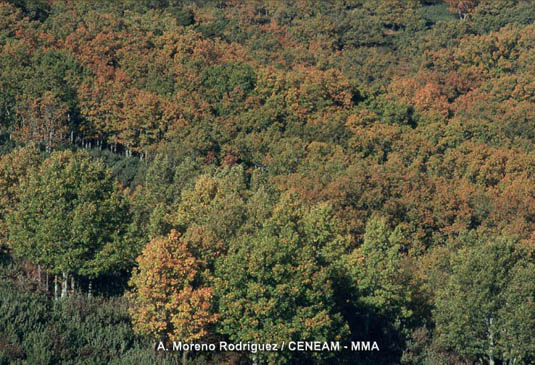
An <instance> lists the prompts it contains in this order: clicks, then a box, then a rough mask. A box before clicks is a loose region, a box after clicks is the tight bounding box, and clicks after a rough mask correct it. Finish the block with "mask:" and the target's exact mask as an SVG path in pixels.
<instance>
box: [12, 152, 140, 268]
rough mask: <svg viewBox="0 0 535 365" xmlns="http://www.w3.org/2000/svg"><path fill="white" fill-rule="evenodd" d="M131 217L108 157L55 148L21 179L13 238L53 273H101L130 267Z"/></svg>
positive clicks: (15, 246) (19, 252)
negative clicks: (126, 241) (107, 165)
mask: <svg viewBox="0 0 535 365" xmlns="http://www.w3.org/2000/svg"><path fill="white" fill-rule="evenodd" d="M127 219H128V207H127V205H126V201H125V199H124V197H123V196H122V195H121V194H120V193H119V191H118V189H117V185H116V183H115V181H114V179H113V178H112V176H111V173H110V171H109V170H107V169H106V168H105V167H104V165H103V164H102V162H98V161H97V162H94V161H91V159H90V157H89V155H88V154H87V153H83V152H82V153H72V152H69V151H66V152H55V153H53V154H52V155H51V156H50V157H49V158H48V159H47V160H45V161H44V163H43V164H42V166H41V167H40V169H39V170H38V171H34V172H32V174H30V176H29V177H28V179H27V180H26V181H25V182H24V183H23V184H22V185H21V191H20V201H19V202H18V203H17V204H16V206H15V208H14V210H13V212H11V213H10V216H9V218H8V226H9V241H10V244H11V246H12V247H13V249H14V252H15V254H16V255H17V256H19V257H26V258H29V259H31V260H32V261H34V262H35V263H36V264H41V265H43V266H44V267H45V268H46V270H48V271H49V272H51V273H53V274H59V273H61V272H66V273H72V274H76V275H78V276H84V277H97V276H98V275H100V274H102V273H107V272H114V271H116V270H120V269H122V268H124V267H128V265H129V260H128V257H129V256H130V257H131V255H132V254H135V247H125V245H124V242H123V240H122V239H123V235H124V233H125V230H126V224H127ZM125 259H126V260H125Z"/></svg>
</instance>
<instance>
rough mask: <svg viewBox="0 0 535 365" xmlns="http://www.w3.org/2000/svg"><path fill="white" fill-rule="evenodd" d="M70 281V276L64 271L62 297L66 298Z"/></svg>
mask: <svg viewBox="0 0 535 365" xmlns="http://www.w3.org/2000/svg"><path fill="white" fill-rule="evenodd" d="M68 280H69V275H68V274H67V273H66V272H65V271H64V272H63V282H62V283H61V297H62V298H65V297H66V296H67V283H68Z"/></svg>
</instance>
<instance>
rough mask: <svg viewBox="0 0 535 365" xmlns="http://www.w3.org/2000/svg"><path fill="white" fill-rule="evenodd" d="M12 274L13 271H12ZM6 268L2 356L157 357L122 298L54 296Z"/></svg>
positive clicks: (56, 359)
mask: <svg viewBox="0 0 535 365" xmlns="http://www.w3.org/2000/svg"><path fill="white" fill-rule="evenodd" d="M11 274H13V273H11ZM11 274H10V272H9V271H7V270H6V269H4V268H3V269H2V273H1V275H2V281H1V284H0V361H1V362H2V363H6V364H8V363H9V364H11V363H19V362H20V363H24V364H81V363H84V364H102V363H114V364H128V363H129V362H128V359H136V358H141V359H147V360H148V361H149V363H150V362H153V361H155V356H154V353H153V351H152V346H151V344H150V343H148V342H147V341H146V340H144V339H142V338H139V337H138V336H136V335H135V334H134V333H133V331H132V328H131V324H130V318H129V316H128V313H127V303H126V302H125V301H124V300H122V299H102V298H90V299H88V298H86V297H85V296H73V297H69V298H65V299H61V300H59V301H55V302H54V301H53V300H52V299H50V298H49V297H48V296H47V295H45V294H44V293H42V292H40V291H31V290H29V289H28V288H26V287H25V285H27V284H25V283H24V282H23V281H22V280H20V279H18V280H17V279H13V278H10V277H9V276H7V275H11Z"/></svg>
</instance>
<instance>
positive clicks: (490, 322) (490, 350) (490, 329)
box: [488, 317, 495, 365]
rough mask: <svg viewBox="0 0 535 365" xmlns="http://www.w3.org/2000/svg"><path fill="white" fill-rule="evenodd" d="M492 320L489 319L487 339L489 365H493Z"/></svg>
mask: <svg viewBox="0 0 535 365" xmlns="http://www.w3.org/2000/svg"><path fill="white" fill-rule="evenodd" d="M493 322H494V321H493V318H492V317H491V318H489V321H488V323H489V333H488V339H489V351H488V356H489V365H494V364H495V362H494V328H493Z"/></svg>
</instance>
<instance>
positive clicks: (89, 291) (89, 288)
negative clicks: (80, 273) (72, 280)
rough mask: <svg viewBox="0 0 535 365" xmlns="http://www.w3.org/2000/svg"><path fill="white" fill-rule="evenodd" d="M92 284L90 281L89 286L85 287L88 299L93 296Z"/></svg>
mask: <svg viewBox="0 0 535 365" xmlns="http://www.w3.org/2000/svg"><path fill="white" fill-rule="evenodd" d="M92 292H93V282H92V281H91V280H89V285H88V287H87V297H88V298H91V296H92V295H93V293H92Z"/></svg>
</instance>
